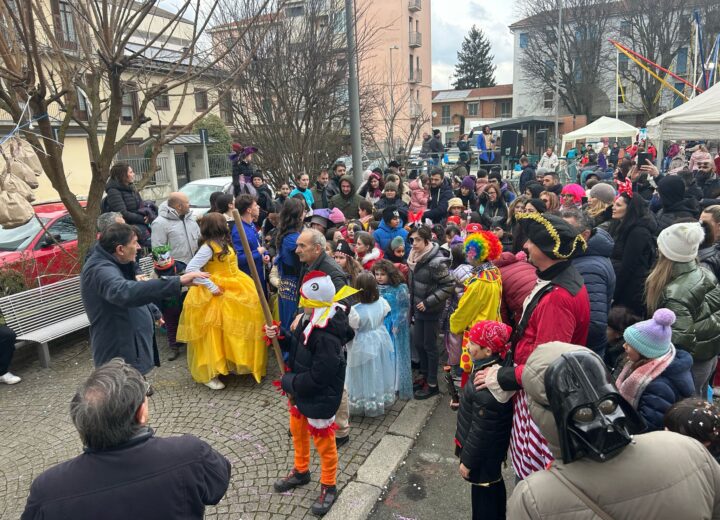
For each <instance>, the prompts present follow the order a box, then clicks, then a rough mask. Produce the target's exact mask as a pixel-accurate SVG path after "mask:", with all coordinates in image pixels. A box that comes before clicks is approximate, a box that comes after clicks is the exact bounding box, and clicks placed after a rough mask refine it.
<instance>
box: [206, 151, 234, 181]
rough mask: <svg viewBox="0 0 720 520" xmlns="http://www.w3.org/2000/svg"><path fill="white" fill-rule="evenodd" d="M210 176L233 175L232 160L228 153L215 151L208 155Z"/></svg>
mask: <svg viewBox="0 0 720 520" xmlns="http://www.w3.org/2000/svg"><path fill="white" fill-rule="evenodd" d="M208 167H209V169H210V177H226V176H228V175H232V162H230V159H229V158H228V156H227V154H224V153H215V154H209V155H208Z"/></svg>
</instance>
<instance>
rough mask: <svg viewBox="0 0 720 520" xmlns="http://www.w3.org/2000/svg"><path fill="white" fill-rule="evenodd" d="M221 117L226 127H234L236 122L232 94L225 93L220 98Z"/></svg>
mask: <svg viewBox="0 0 720 520" xmlns="http://www.w3.org/2000/svg"><path fill="white" fill-rule="evenodd" d="M220 117H221V118H222V120H223V123H225V124H226V125H232V124H233V123H234V122H235V121H234V120H233V108H232V94H231V93H230V92H224V93H223V94H222V96H221V97H220Z"/></svg>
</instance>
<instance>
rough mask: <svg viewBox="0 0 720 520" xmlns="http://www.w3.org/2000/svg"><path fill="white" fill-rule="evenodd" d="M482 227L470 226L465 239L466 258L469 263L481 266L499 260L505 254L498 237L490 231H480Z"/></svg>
mask: <svg viewBox="0 0 720 520" xmlns="http://www.w3.org/2000/svg"><path fill="white" fill-rule="evenodd" d="M478 228H480V226H477V227H475V226H473V225H469V226H468V228H467V232H468V235H467V237H466V238H465V242H464V246H465V257H466V258H467V261H468V262H470V263H472V264H475V265H480V264H481V263H483V262H486V261H491V260H497V259H498V258H500V255H501V254H502V252H503V248H502V244H501V243H500V240H499V239H498V237H496V236H495V234H494V233H491V232H490V231H485V230H483V229H478Z"/></svg>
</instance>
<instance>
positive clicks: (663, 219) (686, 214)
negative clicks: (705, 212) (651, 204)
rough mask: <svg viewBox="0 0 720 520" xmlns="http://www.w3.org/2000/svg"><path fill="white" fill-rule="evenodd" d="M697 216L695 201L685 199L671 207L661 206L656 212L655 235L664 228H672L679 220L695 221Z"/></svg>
mask: <svg viewBox="0 0 720 520" xmlns="http://www.w3.org/2000/svg"><path fill="white" fill-rule="evenodd" d="M699 215H700V210H699V208H698V204H697V200H695V199H688V198H685V199H682V200H681V201H679V202H676V203H675V204H672V205H671V206H668V207H665V206H663V208H662V209H660V211H658V212H657V233H660V231H662V230H663V229H665V228H666V227H670V226H672V225H673V224H675V223H676V222H677V221H678V220H680V219H684V218H691V219H697V218H698V216H699Z"/></svg>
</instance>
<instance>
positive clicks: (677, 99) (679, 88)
mask: <svg viewBox="0 0 720 520" xmlns="http://www.w3.org/2000/svg"><path fill="white" fill-rule="evenodd" d="M673 86H674V87H675V90H677V91H679V92H683V90H684V89H685V84H684V83H680V82H678V83H675V84H674V85H673ZM684 101H685V100H684V99H683V98H681V97H680V96H678V95H677V94H675V93H674V92H673V108H676V107H679V106H680V105H682V104H683V102H684Z"/></svg>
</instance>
